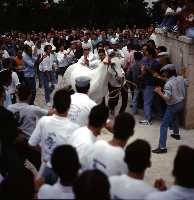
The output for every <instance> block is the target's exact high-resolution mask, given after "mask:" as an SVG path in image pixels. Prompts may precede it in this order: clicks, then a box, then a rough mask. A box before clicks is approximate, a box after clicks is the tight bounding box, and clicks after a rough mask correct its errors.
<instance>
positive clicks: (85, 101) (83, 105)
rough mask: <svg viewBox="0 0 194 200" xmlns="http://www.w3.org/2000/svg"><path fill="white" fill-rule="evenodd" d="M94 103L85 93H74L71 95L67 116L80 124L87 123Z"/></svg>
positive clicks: (84, 124)
mask: <svg viewBox="0 0 194 200" xmlns="http://www.w3.org/2000/svg"><path fill="white" fill-rule="evenodd" d="M94 106H96V103H95V102H94V101H93V100H92V99H90V98H89V96H88V95H87V94H82V93H75V94H73V95H71V106H70V109H69V112H68V118H69V119H70V120H71V121H72V122H74V123H76V124H79V125H80V126H87V125H88V116H89V114H90V111H91V109H92V108H93V107H94Z"/></svg>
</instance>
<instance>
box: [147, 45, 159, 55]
mask: <svg viewBox="0 0 194 200" xmlns="http://www.w3.org/2000/svg"><path fill="white" fill-rule="evenodd" d="M147 52H148V54H149V55H150V56H152V57H153V58H155V57H156V55H157V54H156V50H155V49H154V48H152V47H149V46H148V48H147Z"/></svg>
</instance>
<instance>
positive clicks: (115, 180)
mask: <svg viewBox="0 0 194 200" xmlns="http://www.w3.org/2000/svg"><path fill="white" fill-rule="evenodd" d="M109 181H110V185H111V190H110V191H111V197H112V199H133V200H134V199H145V197H146V196H147V195H148V194H150V193H152V192H155V191H156V189H155V188H153V187H152V186H150V185H148V184H147V183H145V182H144V181H143V180H138V179H134V178H131V177H129V176H127V175H121V176H112V177H110V179H109ZM166 200H167V199H166ZM169 200H170V199H169Z"/></svg>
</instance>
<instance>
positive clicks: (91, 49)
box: [82, 39, 93, 52]
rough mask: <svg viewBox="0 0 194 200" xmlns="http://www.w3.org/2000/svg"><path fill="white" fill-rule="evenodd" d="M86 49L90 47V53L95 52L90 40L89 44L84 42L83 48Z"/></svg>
mask: <svg viewBox="0 0 194 200" xmlns="http://www.w3.org/2000/svg"><path fill="white" fill-rule="evenodd" d="M85 47H89V48H90V51H91V52H93V45H92V41H91V39H89V40H88V41H87V42H86V41H83V42H82V48H85Z"/></svg>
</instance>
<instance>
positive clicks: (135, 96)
mask: <svg viewBox="0 0 194 200" xmlns="http://www.w3.org/2000/svg"><path fill="white" fill-rule="evenodd" d="M140 92H141V90H140V89H135V90H134V93H133V99H132V111H133V114H136V113H137V110H138V108H137V106H138V97H139V94H140Z"/></svg>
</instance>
